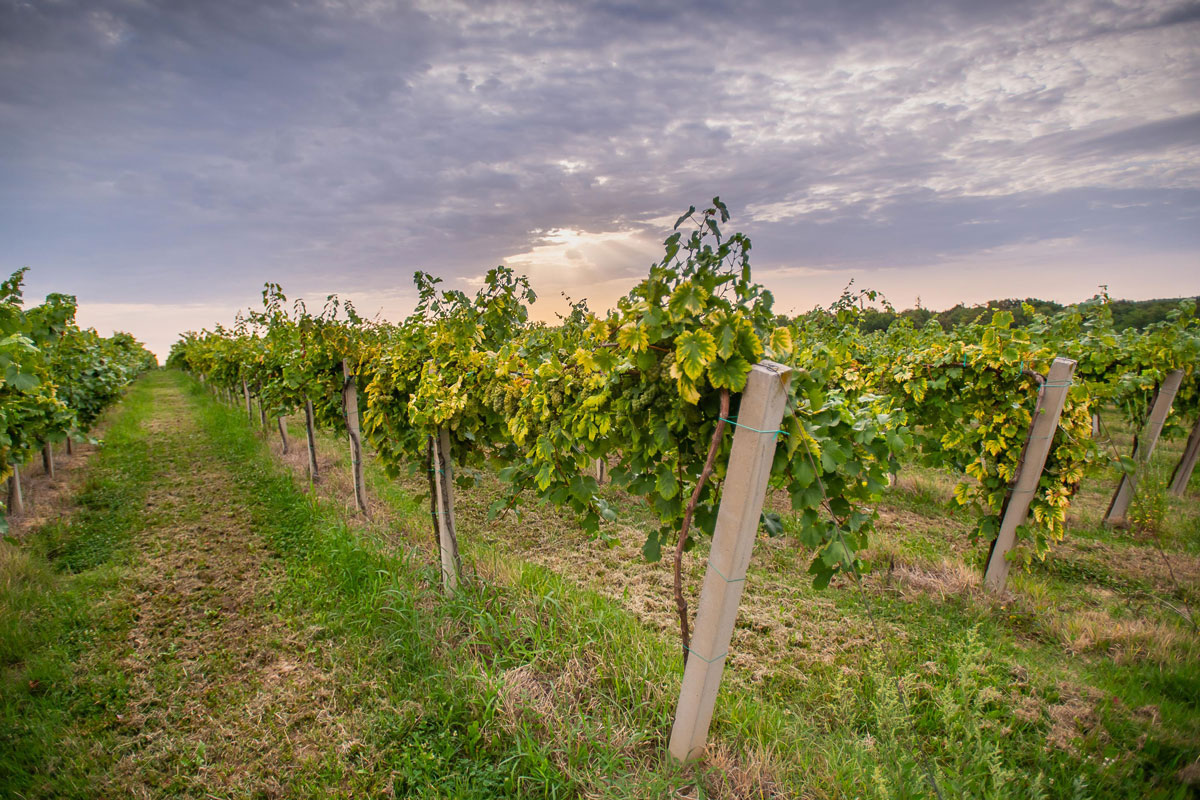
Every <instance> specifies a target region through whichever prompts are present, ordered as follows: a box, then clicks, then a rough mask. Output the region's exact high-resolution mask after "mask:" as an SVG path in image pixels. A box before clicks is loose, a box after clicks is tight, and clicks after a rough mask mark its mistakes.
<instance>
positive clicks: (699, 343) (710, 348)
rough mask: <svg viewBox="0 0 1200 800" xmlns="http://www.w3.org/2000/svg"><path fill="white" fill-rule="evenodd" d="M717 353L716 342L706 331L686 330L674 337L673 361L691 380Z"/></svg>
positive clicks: (696, 376) (700, 372)
mask: <svg viewBox="0 0 1200 800" xmlns="http://www.w3.org/2000/svg"><path fill="white" fill-rule="evenodd" d="M716 355H717V343H716V341H715V340H714V339H713V337H712V334H711V333H709V332H708V331H687V332H685V333H681V334H679V336H678V337H676V339H675V363H677V364H678V365H679V367H680V369H682V370H683V372H684V374H685V375H687V376H688V377H689V378H691V379H692V380H693V381H697V380H699V379H700V376H701V375H703V374H704V368H705V367H707V366H708V364H709V362H711V361H712V360H713V358H715V357H716Z"/></svg>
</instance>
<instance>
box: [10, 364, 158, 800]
mask: <svg viewBox="0 0 1200 800" xmlns="http://www.w3.org/2000/svg"><path fill="white" fill-rule="evenodd" d="M150 405H151V397H150V394H149V393H148V392H147V391H146V389H145V386H144V385H143V386H138V387H136V388H135V389H134V390H133V391H132V392H131V393H130V395H129V396H128V397H127V398H126V400H125V401H124V403H123V405H122V409H121V413H120V414H119V415H118V416H117V417H116V419H115V420H114V422H113V424H112V425H111V426H110V427H109V429H108V432H107V435H106V437H105V439H106V446H105V447H104V449H103V450H102V451H101V453H100V454H99V455H98V457H97V458H96V461H95V463H94V464H92V465H91V467H90V472H89V475H88V478H87V481H86V483H85V485H84V487H83V489H82V491H81V492H80V494H79V496H78V498H77V499H76V504H77V507H76V508H75V509H74V510H73V513H72V514H71V516H70V517H69V518H67V519H66V520H62V521H55V522H52V523H49V524H47V525H45V526H43V527H42V528H41V529H39V530H36V531H33V532H32V533H31V534H30V535H29V536H28V537H27V538H26V539H24V540H23V541H21V542H17V541H16V540H14V539H11V538H10V539H6V540H5V541H4V542H2V543H0V796H13V797H25V796H47V797H68V796H86V795H87V794H88V787H89V786H90V776H91V774H92V772H93V771H94V770H97V769H108V768H110V767H111V764H112V762H113V758H112V752H111V748H110V745H111V743H112V742H113V740H114V734H113V730H112V724H113V722H114V720H115V719H116V716H117V715H118V714H120V713H122V712H123V711H124V709H125V702H126V696H127V678H126V676H125V674H124V673H123V671H122V669H121V665H120V657H121V654H122V650H123V647H124V642H123V640H124V635H125V632H126V631H127V629H128V626H129V620H130V617H131V615H132V614H133V613H134V612H133V609H132V607H131V606H130V604H129V603H128V601H127V599H126V598H122V597H120V596H119V592H118V591H117V590H118V587H119V585H120V583H121V581H122V580H123V578H124V577H125V576H126V574H127V572H128V565H129V560H130V558H131V555H132V554H131V548H130V544H131V540H132V536H133V534H134V533H135V531H136V530H137V528H138V526H139V524H140V523H141V519H140V516H139V514H138V510H139V507H140V505H141V500H142V498H143V497H144V495H145V492H146V488H147V483H148V475H149V472H150V468H151V459H150V453H149V448H148V446H147V442H146V439H145V437H144V435H142V433H141V431H140V425H141V423H142V421H143V420H144V419H145V418H146V417H147V415H148V414H149V413H150ZM85 661H86V667H85V666H84V662H85Z"/></svg>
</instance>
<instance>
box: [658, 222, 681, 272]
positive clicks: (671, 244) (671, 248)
mask: <svg viewBox="0 0 1200 800" xmlns="http://www.w3.org/2000/svg"><path fill="white" fill-rule="evenodd" d="M684 219H686V217H684ZM675 227H679V226H678V224H676V226H675ZM663 244H664V245H666V247H667V253H666V255H664V256H663V264H669V263H670V261H671V259H672V258H674V257H675V254H676V253H678V252H679V233H678V231H677V232H675V233H672V234H671V235H670V236H668V237H667V240H666V241H665V242H663Z"/></svg>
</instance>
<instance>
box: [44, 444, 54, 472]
mask: <svg viewBox="0 0 1200 800" xmlns="http://www.w3.org/2000/svg"><path fill="white" fill-rule="evenodd" d="M42 468H43V469H44V470H45V471H46V474H47V475H49V476H50V477H51V478H53V477H54V447H53V445H51V444H50V443H49V442H46V443H45V444H44V445H42Z"/></svg>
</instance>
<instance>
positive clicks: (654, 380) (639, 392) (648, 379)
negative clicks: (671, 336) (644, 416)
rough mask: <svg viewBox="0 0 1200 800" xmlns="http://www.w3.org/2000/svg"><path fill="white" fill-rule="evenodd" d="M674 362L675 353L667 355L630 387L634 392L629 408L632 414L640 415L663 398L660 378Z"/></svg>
mask: <svg viewBox="0 0 1200 800" xmlns="http://www.w3.org/2000/svg"><path fill="white" fill-rule="evenodd" d="M674 361H675V353H673V352H671V353H667V354H666V355H665V356H663V357H662V358H660V359H658V361H656V362H655V364H654V366H652V367H651V368H650V369H648V370H646V371H645V372H644V373H642V378H641V380H639V381H638V382H637V383H635V384H634V385H633V387H632V390H633V391H634V392H636V394H634V395H633V397H632V398H631V400H630V404H629V408H630V411H631V412H632V413H634V414H640V413H642V412H643V411H645V410H646V409H648V408H653V407H654V405H655V404H656V403H657V402H658V401H659V399H660V398H662V396H663V382H662V380H661V379H662V376H663V372H664V370H669V369H670V366H671V364H672V363H674Z"/></svg>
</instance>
